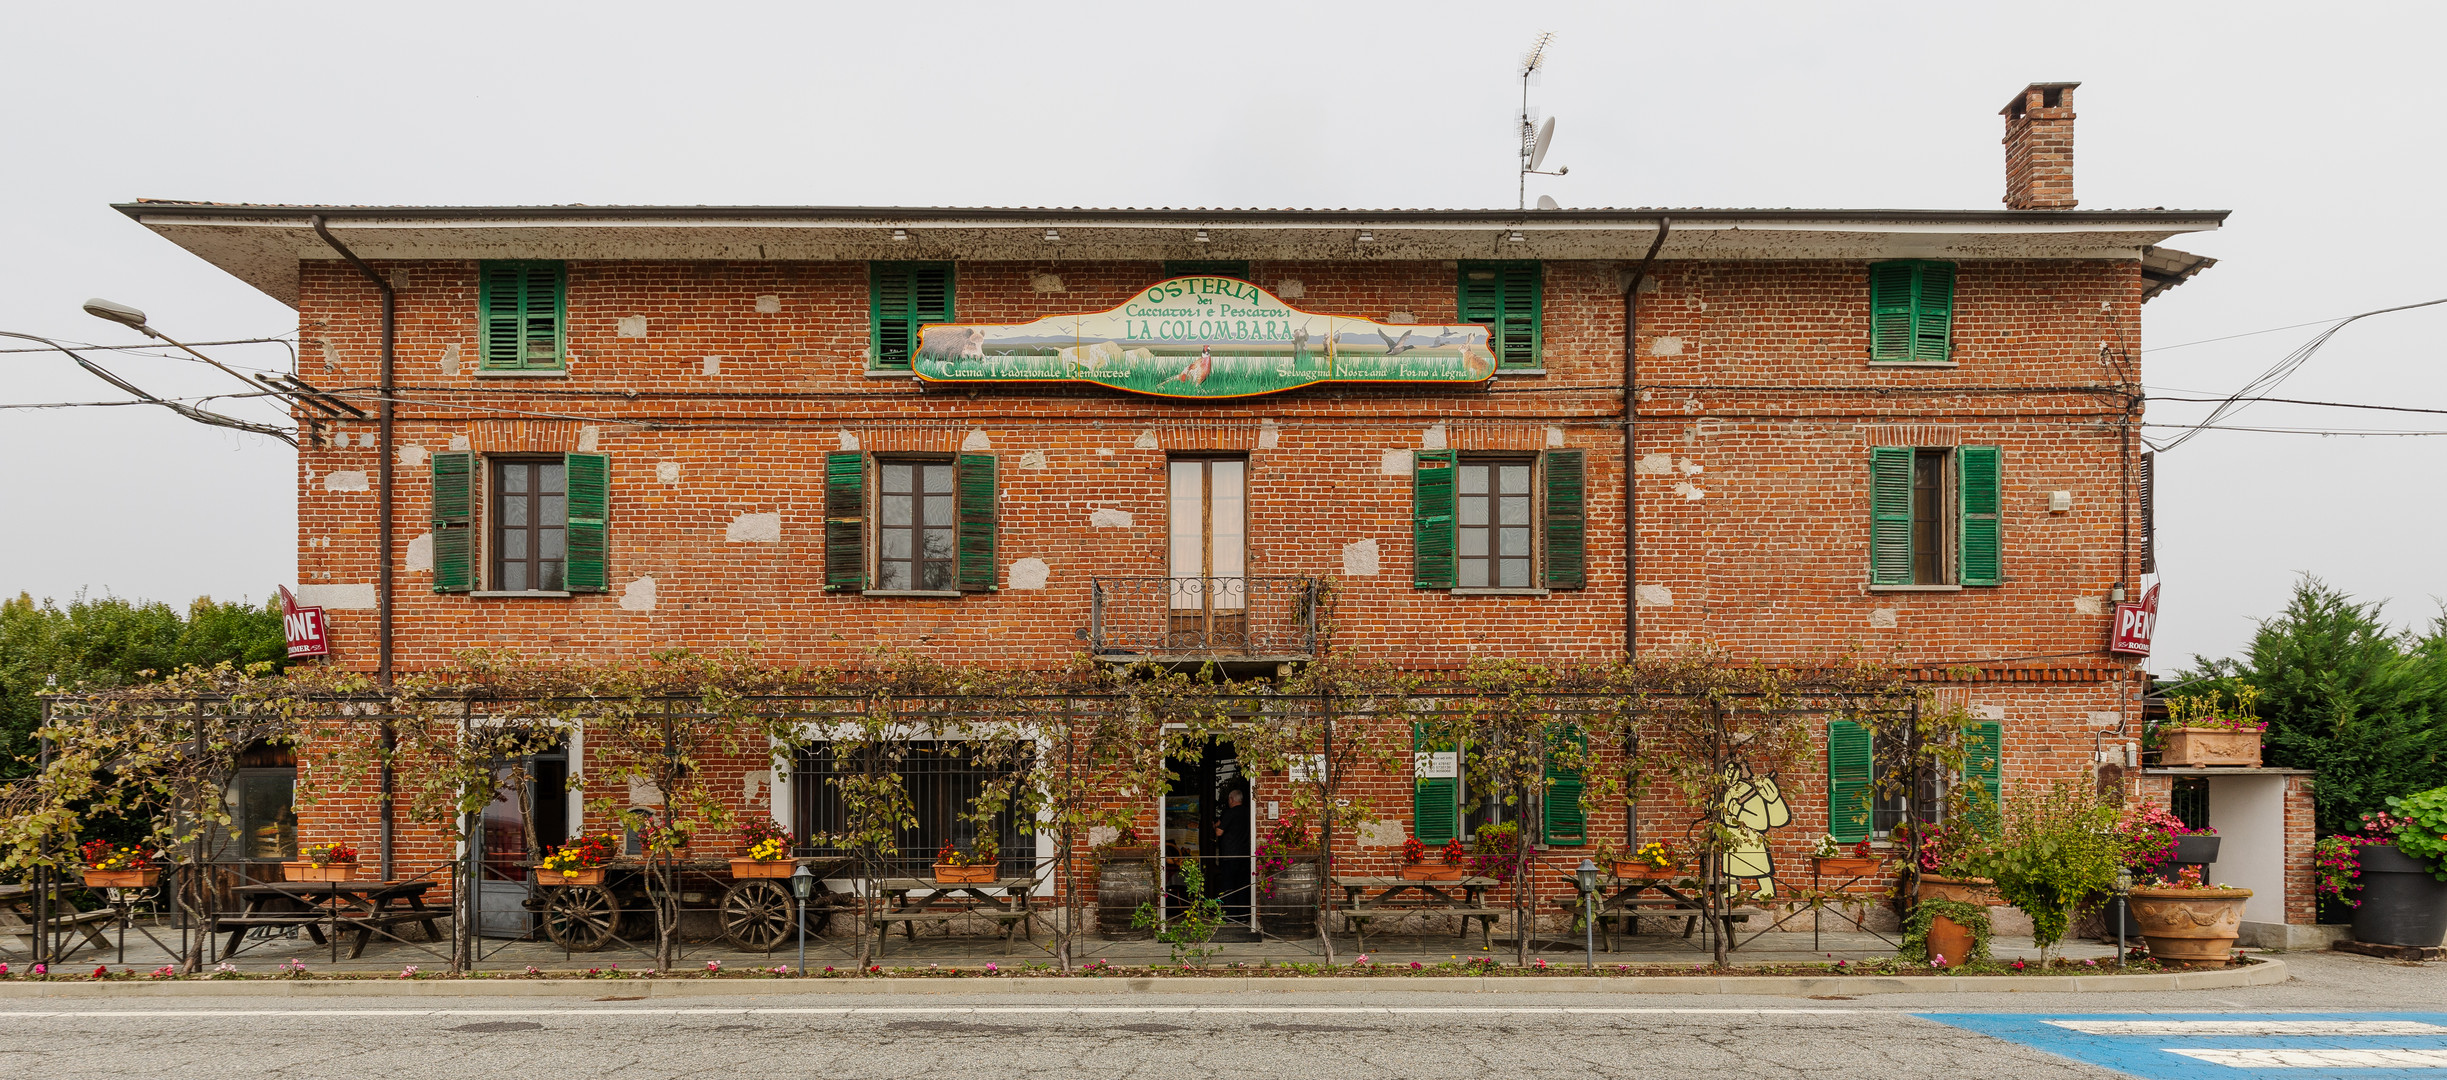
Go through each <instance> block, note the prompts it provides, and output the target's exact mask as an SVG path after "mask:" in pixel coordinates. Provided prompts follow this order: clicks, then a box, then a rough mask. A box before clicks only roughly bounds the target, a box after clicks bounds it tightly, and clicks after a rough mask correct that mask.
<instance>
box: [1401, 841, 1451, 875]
mask: <svg viewBox="0 0 2447 1080" xmlns="http://www.w3.org/2000/svg"><path fill="white" fill-rule="evenodd" d="M1459 843H1461V841H1460V840H1455V841H1453V843H1451V844H1447V845H1445V847H1444V848H1443V849H1442V850H1441V851H1440V852H1439V854H1440V855H1446V857H1445V858H1443V859H1442V860H1441V861H1438V862H1429V861H1427V845H1425V844H1422V843H1420V842H1419V838H1418V837H1416V836H1413V837H1409V838H1407V839H1405V840H1403V841H1402V878H1403V880H1406V881H1460V880H1461V877H1462V872H1463V870H1465V869H1466V867H1464V866H1463V865H1462V864H1461V861H1460V860H1459V859H1456V858H1452V857H1450V856H1449V854H1448V853H1450V852H1451V850H1452V849H1453V847H1454V846H1455V845H1457V844H1459Z"/></svg>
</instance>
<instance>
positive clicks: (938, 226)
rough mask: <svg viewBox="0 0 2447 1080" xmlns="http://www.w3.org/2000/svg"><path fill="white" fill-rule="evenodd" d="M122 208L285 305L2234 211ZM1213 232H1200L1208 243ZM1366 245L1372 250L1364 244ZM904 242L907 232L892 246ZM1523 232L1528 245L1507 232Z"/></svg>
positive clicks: (1424, 255) (1752, 254) (1964, 233)
mask: <svg viewBox="0 0 2447 1080" xmlns="http://www.w3.org/2000/svg"><path fill="white" fill-rule="evenodd" d="M115 208H116V209H117V210H119V212H121V213H123V214H126V215H127V216H128V217H130V218H132V219H134V220H136V221H137V222H139V223H141V224H143V225H144V226H145V227H146V228H149V229H152V230H153V231H154V232H156V233H159V234H161V235H162V236H163V237H165V238H167V239H168V240H170V242H172V243H174V244H177V245H179V246H180V247H183V248H186V249H187V250H188V251H191V252H194V253H195V254H196V255H198V256H200V257H202V258H203V259H204V260H205V261H207V262H210V263H212V264H213V265H215V266H218V267H220V268H221V269H223V270H226V271H228V272H229V273H230V274H232V275H234V276H236V277H238V278H239V279H240V280H243V281H245V282H247V283H248V284H250V285H253V286H255V287H256V288H258V289H261V290H262V291H263V292H265V293H266V294H268V295H270V296H272V297H274V298H275V299H278V300H280V301H282V302H284V303H288V304H292V305H294V304H295V303H296V302H297V288H298V287H297V281H298V263H299V261H300V260H308V259H336V258H338V256H337V255H336V254H335V253H334V252H333V251H332V250H331V248H330V247H329V246H327V245H325V244H324V243H323V242H322V240H321V239H320V238H318V237H317V236H315V234H314V231H313V229H312V228H311V226H310V224H309V222H310V221H311V220H312V219H313V218H315V217H317V216H320V217H322V218H323V219H324V222H325V225H326V227H328V228H329V229H330V230H331V231H332V233H333V235H335V236H337V237H338V238H339V239H340V241H341V242H342V243H345V244H347V245H348V246H349V247H350V249H351V250H353V251H355V252H356V253H357V254H358V255H359V256H362V257H364V258H367V259H374V260H387V259H398V260H422V259H564V260H570V261H591V260H672V261H725V262H728V261H739V262H822V261H833V260H855V261H864V260H868V259H917V260H934V259H942V260H962V261H997V260H1026V261H1048V260H1064V261H1072V260H1124V259H1148V260H1161V259H1256V260H1270V261H1279V260H1321V261H1322V260H1331V261H1343V262H1348V261H1396V260H1423V259H1437V260H1442V259H1545V260H1573V259H1595V260H1630V259H1638V258H1640V257H1641V256H1643V255H1645V254H1647V252H1648V247H1649V244H1650V243H1651V242H1653V241H1654V240H1655V239H1656V235H1657V229H1658V227H1659V222H1660V221H1662V220H1664V219H1667V218H1671V219H1672V222H1673V228H1672V232H1671V234H1670V236H1669V237H1668V239H1667V241H1666V244H1665V247H1664V248H1663V250H1661V251H1660V252H1659V253H1658V257H1659V258H1661V259H1673V260H1798V259H1904V258H1931V259H2138V258H2140V257H2141V252H2142V249H2144V248H2146V247H2149V246H2151V245H2154V244H2157V243H2159V242H2161V241H2163V240H2166V239H2167V238H2169V237H2171V236H2177V235H2181V234H2184V233H2191V232H2203V231H2207V230H2211V229H2216V228H2218V227H2219V225H2220V224H2221V223H2223V222H2224V221H2225V219H2226V211H2222V210H2207V211H2200V210H2022V211H2012V210H2006V211H1969V210H1530V211H1520V210H1174V209H1163V210H1082V209H1033V208H1032V209H965V208H926V207H746V206H741V207H663V206H650V207H641V206H608V207H597V206H543V207H507V206H471V207H366V206H258V205H231V204H216V203H182V202H134V203H120V204H116V206H115ZM1201 231H1203V232H1204V233H1205V234H1206V236H1207V240H1206V241H1205V242H1203V243H1201V242H1199V240H1198V239H1197V237H1198V234H1199V233H1200V232H1201ZM1363 235H1365V236H1366V237H1367V239H1364V240H1363V239H1361V237H1362V236H1363ZM896 236H897V237H900V238H899V239H896V238H895V237H896ZM1515 236H1518V237H1519V239H1517V240H1516V239H1514V237H1515Z"/></svg>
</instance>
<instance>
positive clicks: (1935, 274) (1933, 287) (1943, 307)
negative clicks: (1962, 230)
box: [1912, 262, 1954, 360]
mask: <svg viewBox="0 0 2447 1080" xmlns="http://www.w3.org/2000/svg"><path fill="white" fill-rule="evenodd" d="M1918 271H1919V280H1918V281H1917V282H1915V283H1914V285H1913V288H1912V359H1914V360H1946V359H1950V358H1951V357H1952V355H1953V352H1952V349H1951V347H1950V346H1951V343H1952V334H1953V331H1954V264H1953V263H1942V262H1924V263H1921V264H1919V267H1918Z"/></svg>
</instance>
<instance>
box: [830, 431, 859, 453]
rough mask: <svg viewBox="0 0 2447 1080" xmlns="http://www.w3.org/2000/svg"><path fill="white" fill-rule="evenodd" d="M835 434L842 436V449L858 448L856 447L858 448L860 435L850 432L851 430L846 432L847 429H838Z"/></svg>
mask: <svg viewBox="0 0 2447 1080" xmlns="http://www.w3.org/2000/svg"><path fill="white" fill-rule="evenodd" d="M833 434H835V435H837V436H839V437H840V439H841V449H843V450H845V451H846V450H856V449H858V436H856V435H852V434H850V433H849V432H846V431H837V432H834V433H833Z"/></svg>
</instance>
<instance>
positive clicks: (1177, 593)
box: [1166, 458, 1249, 649]
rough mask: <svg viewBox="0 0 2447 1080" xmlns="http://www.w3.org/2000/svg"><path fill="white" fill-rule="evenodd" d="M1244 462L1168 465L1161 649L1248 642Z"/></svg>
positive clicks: (1246, 469) (1221, 460)
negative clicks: (1167, 598) (1169, 484)
mask: <svg viewBox="0 0 2447 1080" xmlns="http://www.w3.org/2000/svg"><path fill="white" fill-rule="evenodd" d="M1248 478H1249V462H1248V461H1247V460H1246V459H1243V458H1175V459H1174V460H1173V462H1172V478H1171V479H1172V497H1171V515H1170V517H1171V522H1170V532H1169V535H1170V538H1171V545H1170V547H1171V556H1170V557H1171V566H1170V568H1169V569H1168V570H1167V572H1166V576H1167V577H1169V578H1171V579H1172V580H1171V582H1170V588H1169V589H1168V590H1167V591H1168V593H1169V594H1170V597H1171V599H1170V601H1169V606H1170V609H1171V610H1170V611H1169V612H1168V613H1167V614H1168V616H1169V623H1168V634H1169V637H1170V639H1171V640H1170V641H1169V642H1168V645H1169V647H1170V648H1174V649H1213V648H1218V647H1226V646H1231V645H1236V644H1237V645H1245V644H1246V643H1247V642H1248V638H1249V577H1248V575H1249V526H1248V520H1249V498H1248Z"/></svg>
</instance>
